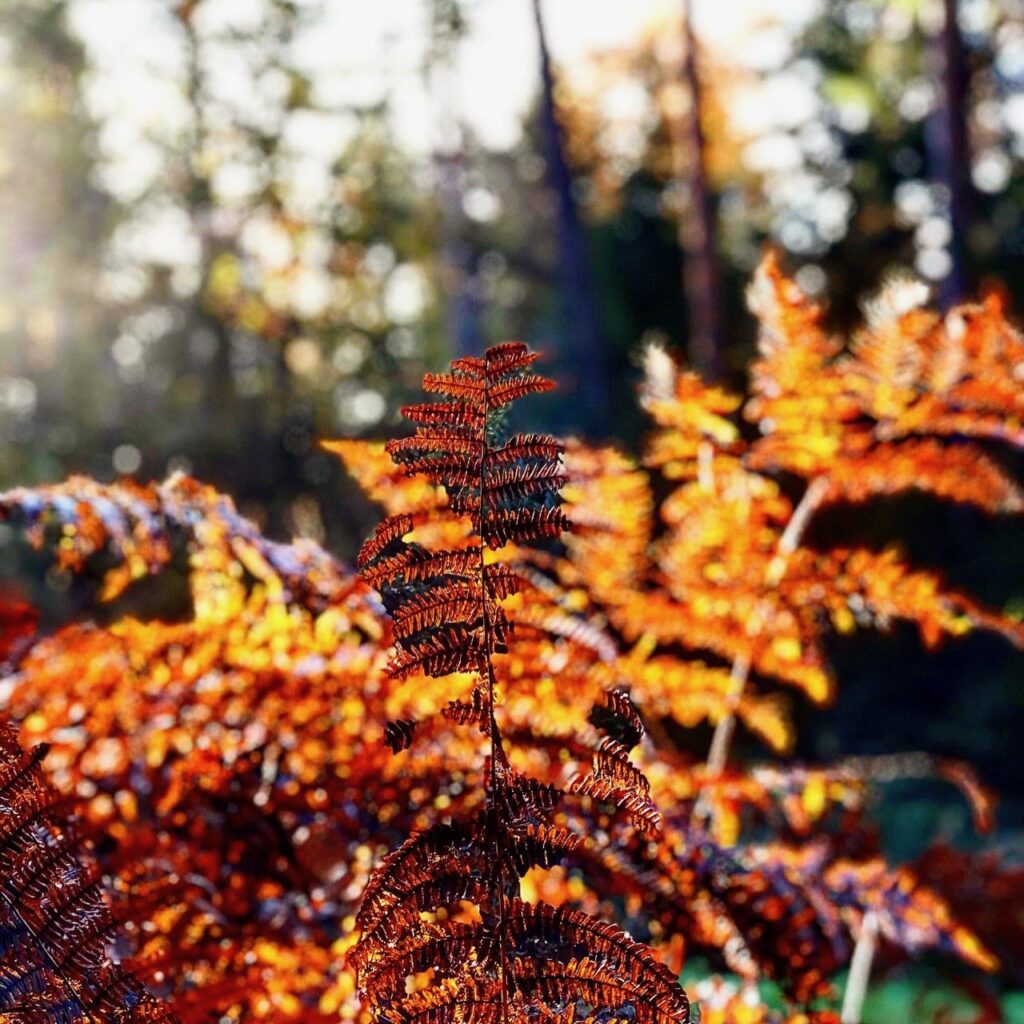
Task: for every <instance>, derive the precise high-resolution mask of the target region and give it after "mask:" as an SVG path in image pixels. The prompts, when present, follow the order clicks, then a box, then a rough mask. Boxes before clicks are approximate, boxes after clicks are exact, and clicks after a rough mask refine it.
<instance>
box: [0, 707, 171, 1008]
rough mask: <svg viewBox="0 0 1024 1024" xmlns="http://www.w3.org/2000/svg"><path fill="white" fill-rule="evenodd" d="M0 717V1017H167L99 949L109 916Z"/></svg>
mask: <svg viewBox="0 0 1024 1024" xmlns="http://www.w3.org/2000/svg"><path fill="white" fill-rule="evenodd" d="M45 754H46V748H45V747H36V748H35V749H34V750H33V751H32V752H31V753H25V752H23V751H22V749H21V747H20V746H19V744H18V741H17V737H16V733H15V730H14V729H13V727H12V726H10V725H9V724H8V723H6V722H3V723H0V1017H3V1018H4V1019H8V1018H10V1019H11V1020H17V1021H24V1022H25V1024H102V1022H104V1021H110V1022H112V1024H113V1022H115V1021H116V1022H118V1024H174V1022H175V1020H176V1018H175V1017H174V1015H173V1014H171V1012H170V1011H169V1010H168V1009H167V1008H166V1007H164V1006H162V1005H161V1004H160V1003H158V1002H157V1001H156V1000H154V999H153V998H152V997H151V996H149V995H148V994H147V993H146V992H145V990H144V989H143V988H142V986H141V985H140V984H139V983H138V982H137V981H136V980H135V978H134V977H132V976H131V975H130V974H129V973H128V972H127V971H126V970H124V968H122V967H121V966H119V965H117V964H115V963H114V962H113V961H112V960H111V959H110V957H109V956H108V953H107V946H108V943H109V941H110V940H111V938H112V936H113V933H114V930H115V929H114V920H113V917H112V915H111V912H110V908H109V906H108V904H107V900H106V896H105V894H104V893H103V891H102V888H101V887H100V884H99V876H98V872H97V870H96V868H95V867H94V866H93V865H92V863H91V862H88V861H84V860H82V859H81V858H80V856H79V854H78V851H77V850H76V848H75V843H74V840H73V837H72V836H71V834H70V832H69V831H68V828H67V826H66V825H65V824H64V823H63V822H62V821H61V819H60V816H59V814H58V812H57V810H56V808H57V804H58V802H59V798H58V796H57V794H56V792H55V791H54V790H53V789H52V788H51V787H50V785H49V783H48V782H47V781H46V779H45V778H44V776H43V774H42V769H41V767H40V762H41V761H42V758H43V757H44V756H45Z"/></svg>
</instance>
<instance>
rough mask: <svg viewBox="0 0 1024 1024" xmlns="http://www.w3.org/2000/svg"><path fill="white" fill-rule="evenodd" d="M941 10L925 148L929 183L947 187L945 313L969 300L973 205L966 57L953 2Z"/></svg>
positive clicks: (945, 0)
mask: <svg viewBox="0 0 1024 1024" xmlns="http://www.w3.org/2000/svg"><path fill="white" fill-rule="evenodd" d="M943 8H944V14H945V17H944V19H943V24H942V31H941V32H940V33H939V34H938V36H937V37H936V39H935V40H934V43H933V54H934V68H935V71H934V74H935V77H936V79H937V81H938V84H939V86H940V92H941V96H940V105H939V107H938V109H937V110H936V111H935V113H934V114H933V115H932V118H931V121H930V123H929V124H928V125H927V127H926V140H927V142H926V145H927V149H928V157H929V163H930V164H931V167H930V170H931V175H932V179H933V180H934V181H935V182H936V183H938V184H940V185H944V186H945V188H946V192H947V196H948V201H949V226H950V232H951V237H950V242H949V255H950V258H951V260H952V265H951V266H950V270H949V274H948V276H947V277H946V278H945V280H944V281H943V282H942V284H941V285H940V286H939V302H940V304H941V305H942V306H943V307H948V306H951V305H954V304H955V303H957V302H962V301H963V300H964V298H965V297H966V294H967V268H966V261H967V238H968V233H969V230H970V219H971V210H972V206H973V201H972V189H971V176H970V163H971V154H970V144H969V142H968V135H967V119H968V116H969V114H968V109H967V94H968V87H969V76H968V69H967V56H966V52H965V49H964V42H963V37H962V36H961V34H960V23H959V20H958V18H957V0H943Z"/></svg>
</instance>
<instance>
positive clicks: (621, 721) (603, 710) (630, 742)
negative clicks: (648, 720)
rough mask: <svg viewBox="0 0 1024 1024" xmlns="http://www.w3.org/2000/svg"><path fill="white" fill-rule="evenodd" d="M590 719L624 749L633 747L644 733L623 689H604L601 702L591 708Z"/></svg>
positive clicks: (631, 703) (635, 711)
mask: <svg viewBox="0 0 1024 1024" xmlns="http://www.w3.org/2000/svg"><path fill="white" fill-rule="evenodd" d="M590 721H591V723H592V724H593V725H595V726H596V727H597V728H598V729H600V730H601V731H602V732H604V733H606V734H607V735H608V736H610V737H611V738H612V739H613V740H615V742H616V743H619V744H621V745H622V747H623V748H624V749H625V750H631V749H632V748H633V747H635V746H636V745H637V744H638V743H639V742H640V740H641V738H642V737H643V734H644V727H643V723H642V722H641V721H640V716H639V715H638V714H637V710H636V707H635V706H634V705H633V702H632V701H631V700H630V699H629V694H628V693H626V692H625V691H623V690H608V691H606V692H605V694H604V701H603V703H600V704H595V705H594V706H593V708H592V709H591V711H590Z"/></svg>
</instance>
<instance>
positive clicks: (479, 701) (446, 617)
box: [352, 344, 689, 1022]
mask: <svg viewBox="0 0 1024 1024" xmlns="http://www.w3.org/2000/svg"><path fill="white" fill-rule="evenodd" d="M535 358H536V356H535V355H534V354H532V353H529V352H528V351H527V350H526V348H525V346H523V345H518V344H508V345H500V346H496V347H494V348H491V349H489V350H488V351H487V353H486V354H485V355H484V357H483V358H482V359H469V358H466V359H460V360H457V361H456V362H454V363H453V364H452V372H451V373H450V374H444V375H428V377H427V378H426V380H425V382H424V384H425V387H426V389H427V390H428V391H432V392H438V393H441V394H443V395H446V396H447V397H448V399H449V401H447V402H443V403H436V404H429V405H419V406H412V407H409V408H407V409H405V410H404V411H405V414H406V416H407V417H408V418H409V419H411V420H413V421H414V422H416V423H418V424H421V425H420V426H419V427H418V428H417V430H416V433H415V434H414V435H413V436H412V437H410V438H408V439H405V440H401V441H395V442H391V444H389V446H388V449H389V451H390V452H391V454H392V456H393V457H394V458H395V460H396V461H397V462H399V463H401V464H402V465H404V466H405V467H406V468H407V469H408V470H409V471H410V472H414V473H415V472H422V473H424V474H425V475H426V476H427V477H428V479H429V480H430V481H431V482H432V483H434V484H435V485H440V486H442V487H443V488H444V490H445V492H446V495H447V498H448V504H449V507H450V509H451V511H452V512H454V513H456V514H458V515H465V516H467V517H468V518H469V520H470V522H471V524H472V533H473V535H475V537H476V538H477V539H476V540H475V541H470V543H469V544H468V545H467V546H465V547H461V548H458V549H453V550H448V551H437V550H429V549H427V548H424V547H423V546H422V545H420V544H417V543H409V542H407V541H406V540H404V537H405V536H406V535H407V534H409V533H410V532H411V530H412V528H413V525H414V523H413V519H412V516H410V515H408V514H405V513H400V514H398V515H395V516H391V517H389V518H388V519H386V520H385V521H384V522H383V524H382V525H381V526H380V527H379V528H378V530H377V532H376V534H375V535H374V537H373V538H372V539H371V540H369V541H367V543H366V544H365V545H364V546H363V550H362V551H361V553H360V567H361V569H362V572H363V575H364V576H365V578H366V579H367V580H368V582H370V583H372V584H373V585H375V586H376V587H377V588H378V589H379V590H380V592H381V595H382V597H383V600H384V603H385V606H386V607H387V608H388V610H389V611H390V612H391V614H392V616H393V617H394V620H395V634H394V635H395V643H396V650H395V654H394V655H393V657H392V659H391V662H390V665H389V671H390V673H391V674H393V675H396V676H401V677H404V676H407V675H409V674H410V672H413V671H422V672H424V673H425V674H426V675H428V676H434V677H445V676H449V675H452V674H454V673H463V674H466V673H468V674H470V678H469V681H468V683H463V685H462V686H461V687H458V688H454V689H453V695H454V701H453V703H452V704H451V705H450V706H449V709H448V715H449V717H450V718H452V719H453V720H454V721H455V722H457V723H459V724H461V725H463V726H464V727H467V728H476V729H477V730H479V731H480V732H482V733H483V734H484V735H485V736H486V737H487V740H488V754H487V767H486V770H485V772H484V780H483V785H484V794H485V799H484V803H483V805H482V807H481V808H480V809H479V811H477V812H476V813H475V814H473V815H472V816H464V817H461V818H453V819H451V820H450V821H442V822H439V823H437V824H435V825H432V826H431V827H430V828H428V829H426V830H425V831H423V832H419V833H416V834H415V835H413V836H412V837H411V838H410V839H409V840H408V841H407V842H406V843H405V844H404V845H403V846H402V847H400V848H399V849H398V850H396V851H395V852H394V853H393V854H391V855H390V857H388V859H387V860H385V862H384V863H383V864H382V865H381V866H380V868H379V869H378V870H377V872H376V873H375V875H374V876H373V878H372V879H371V881H370V884H369V886H368V887H367V890H366V893H365V896H364V899H363V904H362V907H361V909H360V912H359V918H358V924H359V928H360V940H359V943H358V945H357V946H356V947H355V949H354V950H353V954H352V962H353V963H354V964H355V966H356V967H357V968H358V970H359V975H360V983H361V987H362V990H363V992H364V994H365V998H366V1000H367V1003H368V1005H369V1006H370V1007H371V1009H372V1010H373V1012H374V1016H375V1018H376V1019H378V1020H380V1021H388V1022H390V1021H414V1020H424V1021H434V1020H436V1021H441V1020H462V1021H467V1022H485V1021H501V1022H508V1021H524V1022H525V1021H528V1020H551V1021H555V1020H558V1021H565V1022H570V1021H582V1020H591V1019H594V1020H596V1019H605V1018H607V1017H609V1015H610V1016H611V1017H612V1018H626V1017H628V1018H629V1019H635V1020H637V1021H651V1022H655V1021H658V1022H661V1021H686V1020H688V1018H689V1013H688V1004H687V1000H686V996H685V995H684V993H683V991H682V989H681V988H680V987H679V986H678V984H677V983H676V981H675V979H674V977H673V976H672V974H671V973H670V972H669V971H668V970H667V969H666V968H665V967H664V966H663V965H662V964H661V963H659V962H658V961H657V960H656V959H655V958H654V957H653V955H652V954H651V953H650V952H648V951H647V950H645V949H644V947H643V946H641V945H639V944H638V943H636V942H634V941H633V940H632V939H631V938H630V937H629V936H628V935H626V934H625V933H624V932H622V931H620V930H619V929H618V928H615V927H614V926H612V925H609V924H604V923H602V922H600V921H598V920H597V919H595V918H591V917H589V916H587V915H585V914H583V913H581V912H578V911H573V910H570V909H568V908H565V907H554V906H550V905H547V904H544V903H543V902H538V903H532V904H531V903H524V902H522V900H521V899H520V897H519V894H518V890H519V879H520V877H521V876H522V875H524V874H526V873H527V872H528V871H529V870H530V869H531V868H533V867H540V868H548V867H551V866H552V865H554V864H556V863H558V862H559V861H560V860H561V859H562V858H564V857H565V856H568V855H571V854H572V853H573V852H575V850H576V849H577V848H578V847H579V846H580V845H581V844H583V843H584V842H585V841H586V837H585V836H581V835H579V834H577V833H574V832H572V831H567V830H566V829H565V828H563V827H561V826H559V825H558V824H557V823H556V820H555V817H554V812H555V808H556V806H557V805H558V803H559V802H560V801H561V800H562V799H564V797H565V795H566V794H565V793H564V792H563V791H561V790H560V789H559V788H558V787H556V786H554V785H552V784H550V783H547V782H543V781H540V780H537V779H534V778H531V777H529V776H527V775H524V774H523V773H522V772H520V771H519V770H517V769H516V768H515V767H513V765H512V764H511V763H510V761H509V759H508V756H507V753H506V750H505V746H504V742H503V738H502V733H501V730H500V728H499V725H498V720H497V716H496V711H497V706H498V703H497V702H498V684H497V676H496V672H495V658H496V656H497V655H499V654H502V653H505V652H506V651H507V650H508V648H509V644H510V641H511V634H512V628H513V627H512V623H511V622H510V620H509V618H508V616H507V615H506V613H505V611H504V608H503V607H502V604H501V602H502V601H503V599H505V598H507V597H509V596H510V595H511V594H513V593H515V592H516V591H517V590H518V589H519V582H518V576H517V574H516V572H515V570H514V569H513V568H512V567H510V566H508V565H504V564H501V563H496V562H494V561H493V560H491V559H488V557H487V554H486V553H487V550H488V549H489V548H490V549H500V548H502V547H504V546H505V545H506V544H507V543H508V542H509V541H515V542H517V543H520V544H522V543H529V542H535V541H540V540H545V539H549V538H553V537H557V536H558V535H559V534H560V533H561V531H562V530H563V529H564V528H565V527H566V526H567V525H568V520H567V519H566V517H565V515H564V513H563V512H562V510H561V507H560V500H559V495H558V490H559V488H560V487H561V485H562V484H563V483H564V479H565V477H564V472H563V470H562V469H561V465H560V462H559V456H560V454H561V446H560V445H558V444H557V443H556V442H555V441H554V439H552V438H549V437H546V436H541V435H515V436H513V437H512V438H510V439H509V440H506V441H502V440H501V439H500V435H499V433H498V425H499V415H498V414H499V413H500V412H501V411H502V410H503V408H504V406H505V405H507V404H508V403H509V402H511V401H513V400H514V399H516V398H518V397H521V396H523V395H526V394H529V393H531V392H535V391H540V390H545V389H546V388H548V387H549V386H550V383H549V382H548V381H546V380H544V379H543V378H541V377H539V376H537V375H535V374H533V373H532V372H531V371H530V369H529V367H530V366H531V364H532V363H533V361H534V360H535ZM595 718H596V720H597V721H598V722H599V723H601V724H602V725H603V727H604V728H605V729H606V731H607V732H608V735H607V736H606V738H605V739H604V740H603V741H602V743H601V745H600V747H599V748H598V749H597V750H596V751H595V753H594V763H593V767H592V769H591V771H589V772H587V773H585V774H581V775H578V776H576V777H574V778H573V779H572V780H571V781H570V783H569V785H568V791H569V792H571V793H574V794H576V795H579V796H584V797H586V798H588V799H589V800H592V801H595V802H598V803H607V804H615V805H618V806H620V807H622V808H623V809H624V810H625V811H627V812H628V813H629V814H630V815H631V817H632V819H633V821H634V823H635V824H636V826H637V827H638V828H641V829H644V830H655V829H657V827H658V825H659V824H660V818H659V816H658V814H657V811H656V810H655V808H654V806H653V804H652V803H651V801H650V797H649V785H648V783H647V781H646V779H644V777H643V776H642V774H640V772H639V771H638V770H637V769H636V768H635V767H634V766H633V765H632V764H631V763H630V761H629V756H628V748H629V747H630V746H635V744H636V741H637V740H638V739H639V736H640V732H641V729H640V722H639V718H638V717H637V716H636V712H635V711H634V710H633V708H632V705H631V704H629V702H628V700H626V699H625V698H624V697H610V698H608V700H607V701H606V702H605V703H604V704H602V705H601V707H600V709H599V710H598V711H596V712H595ZM412 729H413V724H412V723H411V722H410V721H402V722H401V723H396V724H395V725H393V726H392V730H391V735H392V738H393V740H394V744H393V745H394V746H395V747H396V748H401V747H404V746H408V745H409V743H411V742H412V738H413V737H412ZM629 741H632V742H629ZM627 743H628V746H627ZM409 979H412V981H413V985H412V988H411V989H410V987H409Z"/></svg>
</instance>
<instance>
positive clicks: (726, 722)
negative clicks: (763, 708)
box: [706, 476, 829, 779]
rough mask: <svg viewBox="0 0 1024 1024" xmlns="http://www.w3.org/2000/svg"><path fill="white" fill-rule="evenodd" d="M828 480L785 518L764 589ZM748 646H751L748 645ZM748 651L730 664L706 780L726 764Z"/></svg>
mask: <svg viewBox="0 0 1024 1024" xmlns="http://www.w3.org/2000/svg"><path fill="white" fill-rule="evenodd" d="M828 488H829V483H828V480H827V479H826V478H825V477H823V476H819V477H815V479H814V480H812V481H811V482H810V484H808V486H807V490H806V491H804V494H803V497H802V498H801V499H800V502H799V503H798V504H797V506H796V508H795V509H794V510H793V514H792V515H791V516H790V517H789V522H788V523H787V524H786V529H785V530H784V531H783V533H782V536H781V537H780V538H779V546H778V549H777V550H776V553H775V557H774V558H773V559H772V560H771V562H770V563H769V564H768V571H767V572H766V573H765V585H766V586H767V588H768V589H772V590H774V589H775V587H777V586H778V585H779V583H781V582H782V579H783V577H784V576H785V575H786V570H787V569H788V568H789V560H790V558H792V556H793V552H794V551H796V549H797V548H798V547H799V546H800V541H801V540H802V539H803V536H804V534H805V533H806V532H807V527H808V526H809V525H810V522H811V517H812V516H813V515H814V513H815V511H816V510H817V509H818V507H819V506H820V505H821V503H822V501H823V500H824V498H825V494H826V492H827V491H828ZM763 612H764V614H759V615H758V617H757V623H758V624H757V627H756V629H755V630H754V632H753V633H752V634H751V637H750V639H751V641H753V640H755V639H756V638H757V636H758V634H759V633H760V631H761V628H762V626H761V623H763V622H764V620H765V618H766V617H767V612H768V608H767V607H765V608H764V609H763ZM751 646H753V645H752V644H751ZM750 661H751V652H750V650H749V649H748V650H746V651H743V652H741V653H740V654H737V655H736V657H735V659H734V660H733V663H732V670H731V672H730V673H729V693H728V696H727V700H728V706H729V710H728V712H727V713H726V714H725V715H723V716H722V717H721V718H720V719H719V720H718V724H717V725H716V726H715V733H714V735H713V736H712V738H711V746H710V748H709V749H708V759H707V765H706V768H707V772H706V774H707V775H708V776H709V777H710V778H713V779H714V778H718V776H719V775H721V774H722V772H723V771H725V766H726V763H727V762H728V760H729V748H730V747H731V746H732V737H733V734H734V733H735V731H736V711H737V709H738V708H739V705H740V701H741V700H742V699H743V692H744V690H746V688H747V679H748V678H749V677H750Z"/></svg>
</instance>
